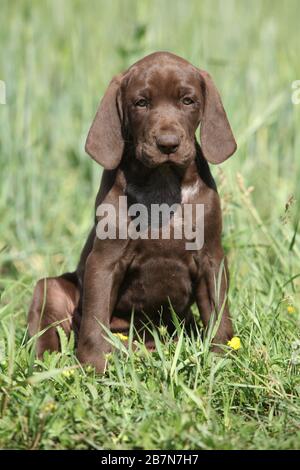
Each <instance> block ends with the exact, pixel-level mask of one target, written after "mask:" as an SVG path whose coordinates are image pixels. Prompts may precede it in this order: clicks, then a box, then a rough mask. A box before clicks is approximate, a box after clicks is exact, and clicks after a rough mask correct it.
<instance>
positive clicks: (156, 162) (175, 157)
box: [136, 144, 196, 168]
mask: <svg viewBox="0 0 300 470" xmlns="http://www.w3.org/2000/svg"><path fill="white" fill-rule="evenodd" d="M195 155H196V150H195V148H194V146H193V147H192V148H189V149H186V152H185V153H184V154H183V153H182V152H181V151H180V150H177V151H176V152H174V153H170V154H165V153H162V152H160V151H157V150H156V149H153V147H152V146H149V145H145V144H142V145H137V147H136V157H137V159H138V160H140V161H141V162H142V163H143V165H145V166H146V167H148V168H156V167H158V166H177V167H183V168H184V167H186V166H187V165H188V164H189V163H190V162H191V161H192V160H193V159H194V158H195Z"/></svg>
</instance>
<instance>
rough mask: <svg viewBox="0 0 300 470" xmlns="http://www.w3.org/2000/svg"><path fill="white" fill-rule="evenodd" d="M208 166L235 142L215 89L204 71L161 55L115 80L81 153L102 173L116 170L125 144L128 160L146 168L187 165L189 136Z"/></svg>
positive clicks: (227, 152) (190, 152)
mask: <svg viewBox="0 0 300 470" xmlns="http://www.w3.org/2000/svg"><path fill="white" fill-rule="evenodd" d="M199 124H200V126H201V136H200V139H201V147H202V152H203V154H204V156H205V158H206V159H207V160H208V161H209V162H211V163H221V162H223V161H224V160H226V159H227V158H228V157H229V156H230V155H232V154H233V153H234V152H235V150H236V143H235V140H234V137H233V134H232V131H231V128H230V125H229V122H228V120H227V117H226V113H225V111H224V108H223V106H222V102H221V99H220V96H219V94H218V91H217V89H216V87H215V85H214V83H213V81H212V79H211V77H210V76H209V74H208V73H207V72H205V71H202V70H199V69H197V68H196V67H194V66H193V65H191V64H189V63H188V62H187V61H185V60H184V59H181V58H180V57H177V56H175V55H173V54H170V53H167V52H158V53H154V54H151V55H149V56H147V57H145V58H144V59H142V60H140V61H139V62H137V63H136V64H134V65H133V66H132V67H130V68H129V69H128V70H127V71H126V72H125V73H124V74H121V75H119V76H117V77H115V78H114V79H113V80H112V81H111V83H110V85H109V87H108V89H107V91H106V93H105V95H104V97H103V99H102V101H101V103H100V106H99V108H98V111H97V114H96V116H95V119H94V121H93V124H92V126H91V129H90V131H89V134H88V138H87V142H86V151H87V153H88V154H89V155H91V156H92V157H93V158H94V159H95V160H96V161H97V162H98V163H100V164H101V165H103V166H104V168H106V169H110V170H111V169H114V168H116V167H117V166H118V165H119V164H120V162H121V159H122V155H123V151H124V147H125V142H126V143H128V144H129V145H130V146H131V147H132V148H133V149H134V151H133V152H132V153H133V158H136V159H138V160H139V161H141V162H142V163H143V164H144V165H145V166H147V167H149V168H152V167H157V166H158V165H162V164H166V163H170V164H173V165H177V166H182V167H184V166H187V165H188V164H189V163H190V162H191V161H192V160H193V159H194V158H195V154H196V147H195V132H196V129H197V127H198V126H199Z"/></svg>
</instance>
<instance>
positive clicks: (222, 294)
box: [196, 249, 233, 351]
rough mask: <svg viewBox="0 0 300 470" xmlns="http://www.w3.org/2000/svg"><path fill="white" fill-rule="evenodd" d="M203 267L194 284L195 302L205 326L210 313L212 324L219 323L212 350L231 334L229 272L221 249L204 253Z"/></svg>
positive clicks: (229, 337)
mask: <svg viewBox="0 0 300 470" xmlns="http://www.w3.org/2000/svg"><path fill="white" fill-rule="evenodd" d="M203 268H204V270H203V272H202V273H201V276H199V280H198V282H197V285H196V302H197V306H198V309H199V312H200V316H201V320H202V322H203V324H204V327H205V328H206V327H208V325H209V322H210V319H211V316H212V315H214V318H213V324H214V325H215V324H216V322H218V323H219V326H218V328H217V331H216V332H215V336H214V338H213V340H212V343H213V344H214V346H213V350H215V351H217V350H218V349H219V348H218V346H216V345H217V344H226V343H227V341H229V340H230V339H231V338H232V336H233V328H232V322H231V318H230V313H229V308H228V300H227V296H228V286H229V274H228V269H227V262H226V259H225V258H224V254H223V250H222V249H218V250H217V252H215V253H214V254H209V253H208V254H207V255H205V257H204V266H203ZM220 316H221V318H220Z"/></svg>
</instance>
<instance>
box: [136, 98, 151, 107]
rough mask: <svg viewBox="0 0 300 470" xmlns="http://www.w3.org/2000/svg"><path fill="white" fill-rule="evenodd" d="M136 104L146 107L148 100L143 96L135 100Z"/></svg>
mask: <svg viewBox="0 0 300 470" xmlns="http://www.w3.org/2000/svg"><path fill="white" fill-rule="evenodd" d="M135 106H137V107H139V108H146V106H148V101H147V100H145V99H144V98H141V99H140V100H138V101H136V102H135Z"/></svg>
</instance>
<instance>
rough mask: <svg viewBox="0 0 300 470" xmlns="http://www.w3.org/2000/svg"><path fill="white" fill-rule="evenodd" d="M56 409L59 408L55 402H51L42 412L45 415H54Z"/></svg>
mask: <svg viewBox="0 0 300 470" xmlns="http://www.w3.org/2000/svg"><path fill="white" fill-rule="evenodd" d="M56 408H57V406H56V404H55V403H54V402H53V401H49V402H48V403H46V404H45V405H44V406H43V408H42V410H41V411H42V413H43V414H48V413H52V412H53V411H55V410H56Z"/></svg>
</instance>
